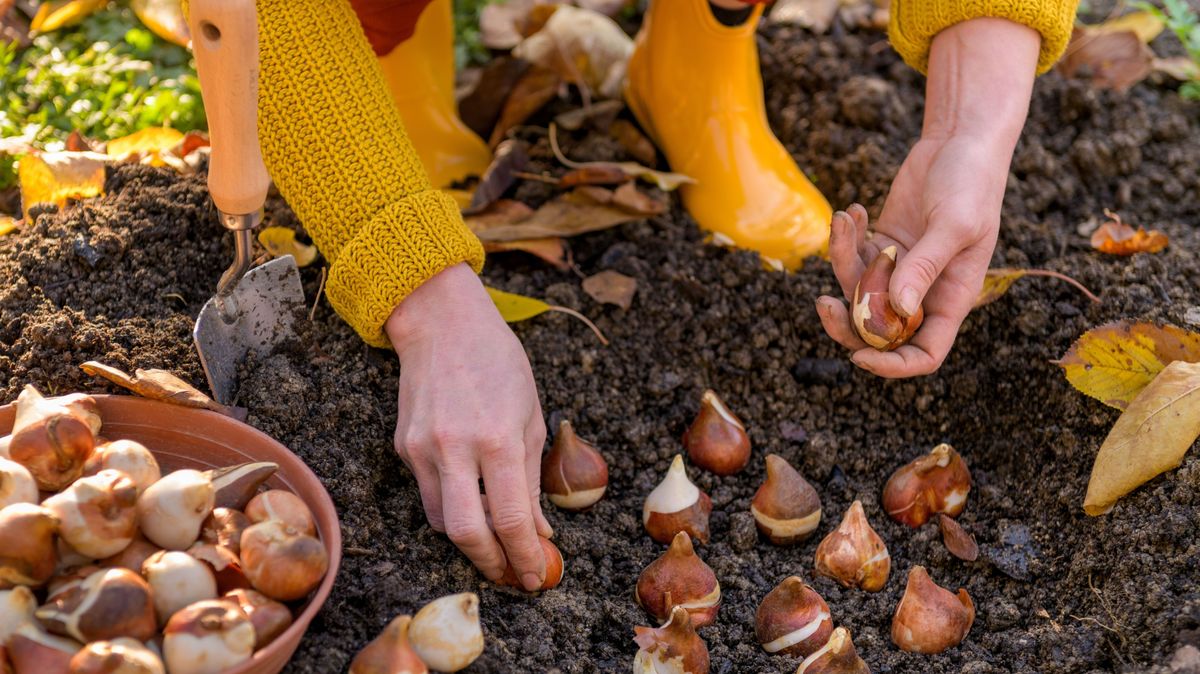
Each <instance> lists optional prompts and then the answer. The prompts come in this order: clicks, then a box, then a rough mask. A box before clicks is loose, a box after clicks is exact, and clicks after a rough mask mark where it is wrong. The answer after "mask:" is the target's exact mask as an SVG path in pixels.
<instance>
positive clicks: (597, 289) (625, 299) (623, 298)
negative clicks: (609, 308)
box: [583, 269, 637, 311]
mask: <svg viewBox="0 0 1200 674" xmlns="http://www.w3.org/2000/svg"><path fill="white" fill-rule="evenodd" d="M583 292H585V293H587V294H588V297H591V298H592V299H594V300H596V301H597V302H599V303H601V304H615V305H617V306H618V307H621V308H622V309H624V310H626V311H629V307H630V305H632V304H633V294H634V293H635V292H637V279H635V278H632V277H629V276H626V275H624V274H622V273H620V272H615V271H612V270H611V269H609V270H605V271H602V272H600V273H599V274H593V275H591V276H589V277H587V278H585V279H584V280H583Z"/></svg>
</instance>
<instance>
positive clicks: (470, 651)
mask: <svg viewBox="0 0 1200 674" xmlns="http://www.w3.org/2000/svg"><path fill="white" fill-rule="evenodd" d="M408 641H409V643H411V644H412V647H413V650H415V651H416V652H417V655H418V656H420V658H421V660H422V661H423V662H424V663H425V664H426V665H428V666H430V667H432V668H433V669H436V670H438V671H440V672H457V671H459V670H460V669H465V668H466V667H467V666H468V665H470V664H471V663H472V662H475V659H476V658H478V657H479V655H480V654H481V653H483V628H482V627H480V625H479V597H478V596H476V595H475V593H473V592H463V593H461V594H452V595H449V596H446V597H442V598H440V599H435V600H433V601H431V602H429V603H428V604H426V605H425V606H423V607H422V608H421V610H420V611H417V614H416V615H415V616H413V619H412V622H410V623H409V624H408Z"/></svg>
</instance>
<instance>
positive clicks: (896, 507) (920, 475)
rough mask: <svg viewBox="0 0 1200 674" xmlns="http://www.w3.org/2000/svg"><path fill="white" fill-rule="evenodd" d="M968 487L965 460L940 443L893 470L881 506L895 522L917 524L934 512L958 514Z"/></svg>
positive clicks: (968, 479) (912, 525) (911, 525)
mask: <svg viewBox="0 0 1200 674" xmlns="http://www.w3.org/2000/svg"><path fill="white" fill-rule="evenodd" d="M970 491H971V471H970V470H968V469H967V464H966V462H965V461H963V458H962V456H960V455H959V453H958V452H956V451H954V448H953V447H951V446H950V445H948V444H945V443H942V444H940V445H938V446H937V447H934V448H933V451H931V452H930V453H929V454H926V455H925V456H922V457H919V458H917V459H914V460H913V461H912V462H910V463H908V464H906V465H904V466H901V467H900V468H899V469H898V470H897V471H896V472H895V473H892V476H891V477H890V478H888V481H887V484H885V485H884V487H883V509H884V510H886V511H887V514H888V516H889V517H891V518H892V519H894V520H896V521H897V522H899V523H901V524H907V525H908V526H910V527H919V526H921V525H922V524H925V522H927V521H929V518H930V517H932V516H933V515H934V514H936V513H944V514H946V515H949V516H950V517H956V516H958V514H959V513H961V512H962V511H963V508H965V507H966V505H967V494H968V493H969V492H970Z"/></svg>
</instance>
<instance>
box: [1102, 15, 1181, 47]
mask: <svg viewBox="0 0 1200 674" xmlns="http://www.w3.org/2000/svg"><path fill="white" fill-rule="evenodd" d="M1166 27H1167V25H1166V24H1165V23H1163V20H1162V19H1160V18H1158V15H1156V14H1153V13H1151V12H1147V11H1144V10H1142V11H1137V12H1130V13H1129V14H1126V15H1124V16H1118V17H1117V18H1115V19H1109V20H1108V21H1105V22H1104V23H1101V24H1098V25H1095V26H1087V27H1086V30H1087V31H1088V32H1089V33H1093V34H1098V35H1103V34H1105V33H1120V32H1121V31H1125V30H1128V31H1131V32H1133V33H1134V34H1135V35H1137V36H1138V39H1139V40H1141V41H1142V42H1145V43H1146V44H1150V42H1151V41H1152V40H1154V38H1156V37H1158V34H1159V33H1161V32H1163V29H1164V28H1166Z"/></svg>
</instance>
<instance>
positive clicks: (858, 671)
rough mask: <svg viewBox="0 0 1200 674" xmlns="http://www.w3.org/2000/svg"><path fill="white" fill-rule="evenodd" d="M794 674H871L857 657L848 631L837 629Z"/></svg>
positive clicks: (865, 664)
mask: <svg viewBox="0 0 1200 674" xmlns="http://www.w3.org/2000/svg"><path fill="white" fill-rule="evenodd" d="M796 674H871V668H870V667H868V666H867V663H866V662H863V659H862V658H860V657H859V656H858V651H857V650H855V648H854V642H853V641H851V640H850V631H849V630H847V629H846V628H845V627H839V628H837V629H835V630H834V631H833V633H832V634H830V635H829V639H828V640H827V641H826V642H825V645H824V646H822V647H820V648H819V649H817V651H816V652H815V653H813V654H812V655H810V656H808V657H807V658H804V662H801V663H800V667H798V668H797V669H796Z"/></svg>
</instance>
